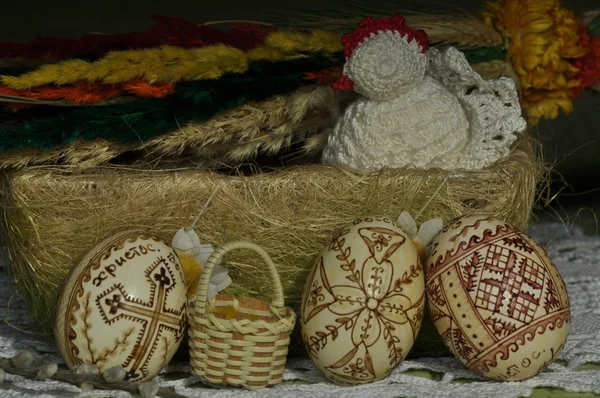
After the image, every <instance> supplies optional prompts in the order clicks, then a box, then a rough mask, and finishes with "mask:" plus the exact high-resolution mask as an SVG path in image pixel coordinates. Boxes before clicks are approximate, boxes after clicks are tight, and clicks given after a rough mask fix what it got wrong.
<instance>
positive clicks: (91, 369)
mask: <svg viewBox="0 0 600 398" xmlns="http://www.w3.org/2000/svg"><path fill="white" fill-rule="evenodd" d="M71 370H72V371H73V373H75V374H77V375H97V374H99V373H100V369H98V366H96V365H94V364H92V363H80V364H79V365H75V366H74V367H73V369H71Z"/></svg>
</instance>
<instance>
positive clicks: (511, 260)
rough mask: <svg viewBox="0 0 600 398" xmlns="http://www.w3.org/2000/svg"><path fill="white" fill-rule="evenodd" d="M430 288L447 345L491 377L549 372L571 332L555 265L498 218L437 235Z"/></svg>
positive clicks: (457, 224)
mask: <svg viewBox="0 0 600 398" xmlns="http://www.w3.org/2000/svg"><path fill="white" fill-rule="evenodd" d="M426 293H427V303H428V306H429V312H430V314H431V317H432V318H433V321H434V323H435V326H436V329H437V331H438V332H439V334H440V335H441V337H442V339H443V341H444V343H445V344H446V346H447V347H448V348H449V349H450V351H452V352H453V353H454V355H455V356H456V358H458V359H459V360H460V361H462V362H463V363H464V364H465V365H467V366H468V367H469V368H470V369H472V370H473V371H475V372H476V373H479V374H481V375H483V376H486V377H488V378H491V379H496V380H511V381H512V380H524V379H528V378H530V377H533V376H535V375H536V374H538V373H540V372H542V371H543V370H544V369H546V368H547V367H548V366H549V365H550V364H551V363H552V361H554V360H555V359H556V357H557V356H558V355H559V353H560V352H561V350H562V349H563V347H564V345H565V343H566V340H567V336H568V334H569V328H570V321H571V312H570V308H569V298H568V296H567V290H566V286H565V283H564V281H563V279H562V278H561V276H560V274H559V272H558V270H557V268H556V266H555V265H554V263H553V262H552V260H551V259H550V257H549V256H548V254H547V253H546V251H545V250H544V249H543V248H542V247H541V246H540V245H538V244H537V243H536V242H535V241H534V240H533V239H531V238H530V237H529V236H528V235H526V234H525V233H523V232H522V231H520V230H518V229H516V228H513V227H512V226H510V225H509V224H507V223H506V222H503V221H501V220H498V219H496V218H493V217H488V216H465V217H461V218H458V219H456V220H455V221H453V222H452V223H451V224H449V225H447V226H446V227H445V228H444V229H443V230H442V232H440V233H439V234H438V235H437V236H436V237H435V238H434V240H433V244H432V247H431V252H430V255H429V259H428V261H427V267H426Z"/></svg>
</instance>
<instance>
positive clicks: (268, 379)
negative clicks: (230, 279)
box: [189, 241, 296, 390]
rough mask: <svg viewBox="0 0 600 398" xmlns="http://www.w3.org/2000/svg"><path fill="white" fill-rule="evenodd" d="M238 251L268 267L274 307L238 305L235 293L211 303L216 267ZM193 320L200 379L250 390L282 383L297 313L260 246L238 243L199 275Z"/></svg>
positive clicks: (250, 302) (248, 301)
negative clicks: (210, 288) (286, 301)
mask: <svg viewBox="0 0 600 398" xmlns="http://www.w3.org/2000/svg"><path fill="white" fill-rule="evenodd" d="M236 249H249V250H253V251H255V252H256V253H258V254H259V255H260V257H261V258H262V260H263V262H264V263H265V264H266V266H267V268H268V270H269V274H270V277H271V280H272V283H273V293H274V295H275V298H274V299H273V301H272V302H271V303H268V302H266V301H263V300H257V299H253V298H250V297H242V298H241V299H240V300H239V301H238V300H237V299H236V298H235V297H234V296H231V295H217V296H216V297H215V298H214V299H213V300H210V301H207V294H208V285H209V281H210V276H211V274H212V270H213V268H214V266H215V265H216V264H218V263H219V262H220V261H221V260H222V258H223V256H224V255H225V254H227V253H228V252H230V251H232V250H236ZM232 312H233V315H231V313H232ZM229 318H231V319H229ZM189 322H190V328H189V336H190V341H189V344H190V364H191V368H192V373H193V374H195V375H196V376H198V377H200V379H201V380H202V381H204V382H208V383H211V384H220V385H230V386H240V387H245V388H247V389H250V390H256V389H261V388H264V387H267V386H270V385H274V384H278V383H280V382H281V381H282V379H283V378H282V377H283V372H284V370H285V364H286V358H287V354H288V346H289V343H290V333H291V332H292V330H293V329H294V325H295V324H296V314H295V313H294V311H292V309H290V308H287V307H285V306H284V299H283V289H282V287H281V280H280V279H279V274H278V272H277V268H276V266H275V264H274V263H273V260H271V257H269V255H268V254H267V252H266V251H265V250H264V249H263V248H261V247H260V246H258V245H256V244H254V243H249V242H245V241H236V242H231V243H228V244H225V245H223V246H221V247H219V248H217V249H216V250H215V251H214V252H213V254H212V255H211V256H210V258H209V259H208V261H207V263H206V266H205V268H204V270H203V272H202V274H201V276H200V281H199V283H198V290H197V293H196V300H195V304H194V310H193V311H190V314H189Z"/></svg>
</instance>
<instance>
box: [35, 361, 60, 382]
mask: <svg viewBox="0 0 600 398" xmlns="http://www.w3.org/2000/svg"><path fill="white" fill-rule="evenodd" d="M56 372H58V365H57V364H55V363H49V364H46V365H42V366H40V368H39V370H38V374H37V377H38V379H51V378H52V377H53V376H54V375H55V374H56Z"/></svg>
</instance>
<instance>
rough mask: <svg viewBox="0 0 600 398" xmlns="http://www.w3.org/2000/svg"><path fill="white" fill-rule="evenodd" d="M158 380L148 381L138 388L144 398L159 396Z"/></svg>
mask: <svg viewBox="0 0 600 398" xmlns="http://www.w3.org/2000/svg"><path fill="white" fill-rule="evenodd" d="M159 387H160V386H159V385H158V380H156V379H155V380H152V381H147V382H145V383H142V384H140V385H139V386H138V391H139V392H140V395H141V396H142V398H154V397H156V394H158V388H159Z"/></svg>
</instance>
